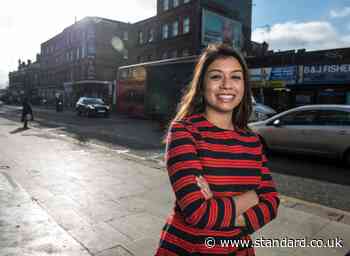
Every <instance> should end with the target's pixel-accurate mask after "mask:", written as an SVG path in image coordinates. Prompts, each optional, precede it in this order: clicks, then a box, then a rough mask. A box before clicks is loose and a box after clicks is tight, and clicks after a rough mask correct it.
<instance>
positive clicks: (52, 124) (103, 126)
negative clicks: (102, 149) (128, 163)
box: [0, 108, 164, 150]
mask: <svg viewBox="0 0 350 256" xmlns="http://www.w3.org/2000/svg"><path fill="white" fill-rule="evenodd" d="M33 111H34V115H35V119H36V120H35V122H33V124H35V127H37V128H39V129H40V128H44V129H45V128H52V129H55V128H59V129H58V130H59V133H63V134H66V135H67V136H69V137H72V138H74V139H76V140H78V141H79V142H81V143H88V142H99V143H105V144H108V145H111V146H122V147H127V148H129V149H131V150H158V149H161V148H163V147H164V145H163V144H162V142H161V141H162V139H163V136H164V132H163V131H162V130H161V129H160V126H159V125H157V124H156V123H155V122H152V121H149V120H138V119H130V118H128V117H123V116H118V117H113V115H112V116H111V117H110V118H108V119H105V118H93V119H92V118H84V117H77V116H76V113H74V112H72V111H66V112H60V113H56V112H55V111H54V110H49V109H39V108H34V109H33ZM20 113H21V112H20V110H18V109H11V110H8V112H7V113H6V112H5V113H0V116H1V117H3V118H6V119H8V120H10V121H15V122H18V116H19V115H20ZM95 121H96V122H95ZM18 132H20V131H18ZM33 136H35V135H33Z"/></svg>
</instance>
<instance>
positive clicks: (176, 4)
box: [173, 0, 179, 8]
mask: <svg viewBox="0 0 350 256" xmlns="http://www.w3.org/2000/svg"><path fill="white" fill-rule="evenodd" d="M178 6H179V0H173V7H174V8H175V7H178Z"/></svg>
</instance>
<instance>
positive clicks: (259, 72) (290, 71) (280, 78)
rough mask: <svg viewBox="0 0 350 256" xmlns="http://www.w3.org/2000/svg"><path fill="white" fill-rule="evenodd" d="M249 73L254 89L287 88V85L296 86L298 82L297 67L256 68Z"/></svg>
mask: <svg viewBox="0 0 350 256" xmlns="http://www.w3.org/2000/svg"><path fill="white" fill-rule="evenodd" d="M249 73H250V80H251V82H252V87H273V88H276V87H285V85H286V84H295V83H296V80H297V66H285V67H273V68H255V69H250V70H249ZM257 85H260V86H257Z"/></svg>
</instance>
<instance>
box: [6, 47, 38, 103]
mask: <svg viewBox="0 0 350 256" xmlns="http://www.w3.org/2000/svg"><path fill="white" fill-rule="evenodd" d="M38 87H40V55H39V54H38V55H37V57H36V61H35V62H31V60H27V62H22V61H21V60H18V67H17V70H16V71H13V72H10V73H9V91H10V92H11V93H10V94H11V98H12V100H13V101H14V102H17V103H19V102H20V101H21V98H22V97H23V96H24V95H26V96H28V97H30V98H31V99H32V100H33V101H35V100H37V97H36V95H37V88H38Z"/></svg>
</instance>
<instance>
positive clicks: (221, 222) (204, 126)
mask: <svg viewBox="0 0 350 256" xmlns="http://www.w3.org/2000/svg"><path fill="white" fill-rule="evenodd" d="M251 104H252V102H251V92H250V87H249V77H248V68H247V65H246V63H245V61H244V59H243V57H241V55H240V54H239V53H238V52H237V51H235V50H234V49H232V48H231V47H229V46H227V45H223V44H221V45H210V46H208V48H207V49H206V50H205V51H204V52H203V54H202V55H201V57H200V58H199V61H198V63H197V65H196V68H195V72H194V77H193V79H192V82H191V83H190V85H189V88H188V91H187V92H186V93H185V95H184V96H183V99H182V101H181V103H180V106H179V111H178V113H177V115H176V117H175V118H174V120H173V121H172V122H171V124H170V128H169V132H168V135H167V139H166V142H167V146H166V166H167V170H168V174H169V178H170V183H171V185H172V188H173V191H174V193H175V196H176V202H175V207H174V211H173V212H172V213H171V214H170V215H169V217H168V218H167V220H166V224H165V226H164V228H163V230H162V233H161V238H160V243H159V247H158V249H157V252H156V255H157V256H161V255H162V256H164V255H214V254H215V255H241V256H243V255H246V256H253V255H255V252H254V249H253V248H252V247H251V238H250V236H249V235H250V234H252V233H254V232H255V231H256V230H258V229H260V228H261V227H263V226H264V225H266V224H267V223H269V222H270V221H271V220H272V219H274V218H275V217H276V216H277V209H278V205H279V198H278V193H277V192H276V189H275V185H274V182H273V180H272V177H271V175H270V172H269V169H268V167H267V159H266V157H265V156H264V155H263V152H262V146H261V143H260V141H259V139H258V137H257V136H256V135H255V134H254V133H253V132H252V131H250V130H249V129H248V127H247V123H248V119H249V116H250V113H251V109H252V106H251ZM225 239H226V240H227V239H230V240H237V241H241V242H242V244H241V246H237V247H221V246H220V243H222V242H223V240H225ZM246 243H248V245H249V244H250V246H247V244H246ZM244 244H245V245H244Z"/></svg>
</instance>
